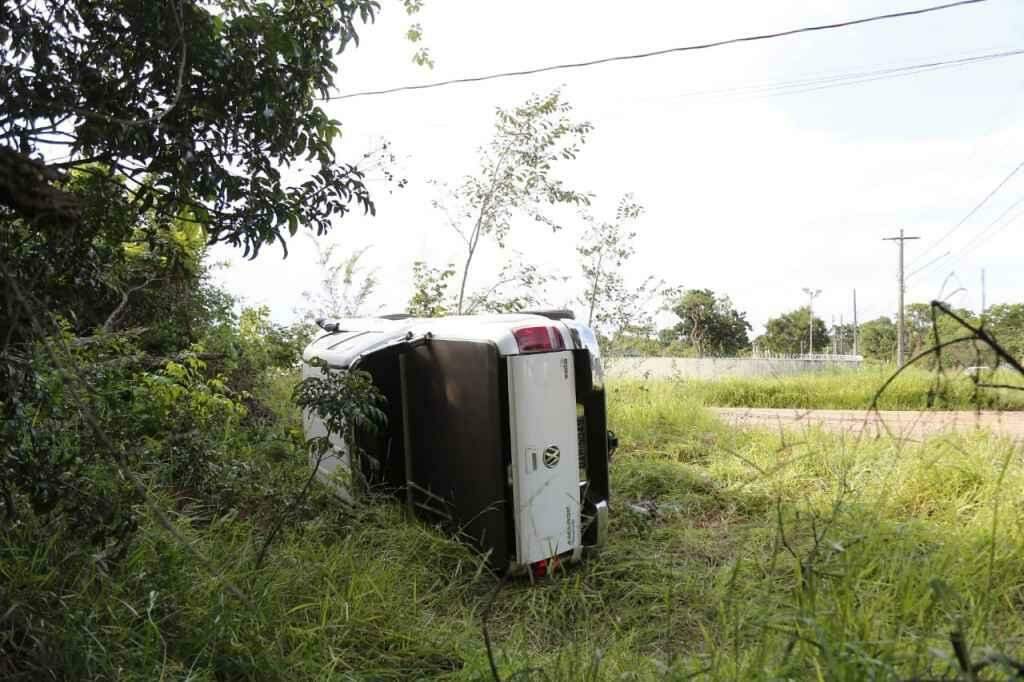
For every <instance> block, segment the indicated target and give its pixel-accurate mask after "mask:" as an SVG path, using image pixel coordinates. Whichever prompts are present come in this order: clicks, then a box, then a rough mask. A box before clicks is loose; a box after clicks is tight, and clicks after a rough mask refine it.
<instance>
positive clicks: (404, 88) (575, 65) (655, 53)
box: [326, 0, 988, 100]
mask: <svg viewBox="0 0 1024 682" xmlns="http://www.w3.org/2000/svg"><path fill="white" fill-rule="evenodd" d="M987 1H988V0H958V1H957V2H950V3H946V4H943V5H935V6H932V7H922V8H920V9H913V10H906V11H903V12H891V13H889V14H879V15H875V16H871V17H864V18H862V19H852V20H850V21H840V22H835V23H831V24H819V25H816V26H804V27H802V28H794V29H789V30H786V31H776V32H774V33H762V34H759V35H752V36H742V37H739V38H728V39H725V40H715V41H711V42H706V43H698V44H695V45H684V46H681V47H670V48H665V49H661V50H651V51H649V52H637V53H633V54H626V55H618V56H614V57H602V58H600V59H591V60H587V61H581V62H569V63H565V64H554V65H551V66H541V67H537V68H533V69H521V70H518V71H503V72H499V73H492V74H486V75H482V76H468V77H465V78H452V79H449V80H443V81H434V82H432V83H422V84H419V85H401V86H397V87H393V88H383V89H380V90H364V91H361V92H351V93H348V94H341V95H333V96H330V97H327V98H326V99H327V100H342V99H353V98H355V97H371V96H375V95H387V94H392V93H396V92H409V91H413V90H428V89H432V88H440V87H445V86H448V85H458V84H464V83H479V82H482V81H491V80H498V79H502V78H515V77H520V76H532V75H535V74H539V73H548V72H551V71H562V70H565V69H579V68H584V67H588V66H597V65H599V64H610V63H612V62H624V61H631V60H636V59H647V58H649V57H660V56H662V55H667V54H674V53H680V52H692V51H695V50H707V49H710V48H713V47H722V46H724V45H735V44H738V43H748V42H755V41H760V40H770V39H773V38H783V37H786V36H792V35H797V34H800V33H811V32H815V31H828V30H832V29H836V28H846V27H849V26H857V25H860V24H868V23H872V22H877V21H886V20H889V19H900V18H903V17H910V16H916V15H920V14H928V13H930V12H939V11H942V10H947V9H952V8H954V7H961V6H964V5H975V4H978V3H982V2H987Z"/></svg>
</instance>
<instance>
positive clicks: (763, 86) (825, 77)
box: [669, 49, 1024, 99]
mask: <svg viewBox="0 0 1024 682" xmlns="http://www.w3.org/2000/svg"><path fill="white" fill-rule="evenodd" d="M1020 55H1024V49H1016V50H1003V51H1000V52H989V53H986V54H981V55H974V56H971V57H959V58H955V59H943V60H932V61H928V62H919V63H916V64H904V65H902V66H890V67H885V68H877V69H871V70H866V71H846V72H832V73H825V74H821V75H818V76H814V77H808V78H799V79H795V80H790V81H775V82H768V83H757V84H750V85H738V86H734V87H730V88H719V89H713V90H694V91H690V92H683V93H679V94H677V95H672V96H670V97H669V99H678V98H683V97H705V96H715V95H726V96H727V95H743V94H746V93H748V92H749V93H752V94H753V95H754V96H758V95H763V96H766V97H771V96H779V95H788V94H794V93H795V94H799V93H802V92H813V91H815V90H825V89H828V88H833V87H841V86H844V85H856V84H858V83H867V82H870V81H875V80H882V79H885V78H898V77H901V76H912V75H915V74H917V73H926V72H928V71H936V70H939V69H944V68H952V67H957V66H968V65H971V64H975V63H983V62H987V61H993V60H996V59H1004V58H1007V57H1017V56H1020Z"/></svg>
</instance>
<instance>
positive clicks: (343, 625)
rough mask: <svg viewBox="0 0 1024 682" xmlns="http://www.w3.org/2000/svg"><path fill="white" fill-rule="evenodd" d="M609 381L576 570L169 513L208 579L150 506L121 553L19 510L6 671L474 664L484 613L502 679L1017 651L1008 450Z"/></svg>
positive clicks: (435, 675) (911, 669) (1018, 463)
mask: <svg viewBox="0 0 1024 682" xmlns="http://www.w3.org/2000/svg"><path fill="white" fill-rule="evenodd" d="M277 389H278V391H279V392H280V393H282V394H283V387H280V386H279V387H277ZM608 397H609V408H610V420H611V426H612V428H614V429H615V430H616V431H617V432H618V434H619V436H620V439H621V441H622V446H621V449H620V451H619V453H618V454H617V456H616V461H615V462H614V463H613V495H614V498H613V510H612V520H613V528H612V532H611V535H610V545H609V547H608V548H607V550H606V551H605V552H604V553H603V554H602V555H600V556H597V557H593V558H590V559H589V560H587V561H586V562H585V563H584V564H582V565H580V566H575V567H569V568H567V569H566V570H563V571H559V572H558V573H556V575H555V576H554V577H551V578H547V579H543V580H540V581H538V582H537V583H536V584H532V585H531V584H530V583H529V582H528V581H525V580H514V581H511V582H508V583H507V584H505V585H504V586H503V587H502V588H501V590H500V592H499V593H498V594H497V597H496V598H495V596H494V595H495V589H496V587H497V586H498V582H497V580H496V579H495V578H494V577H493V576H491V575H489V574H488V573H487V571H486V570H485V569H484V567H483V565H482V563H481V562H480V560H479V558H477V557H475V556H474V555H472V554H471V553H470V552H469V551H468V550H466V549H465V548H464V547H463V546H462V545H460V544H459V543H458V542H455V541H454V540H452V539H450V538H447V537H445V536H443V535H442V534H440V533H438V532H437V531H436V530H434V529H432V528H430V527H428V526H425V525H423V524H421V523H419V522H416V521H413V520H411V519H409V518H408V517H407V516H406V515H405V514H404V513H403V512H402V510H401V509H400V508H399V507H398V506H396V505H394V504H391V503H385V502H381V503H375V504H369V505H365V506H360V507H357V508H347V507H346V508H343V507H341V506H338V505H335V504H332V503H330V500H329V499H328V498H326V497H324V498H320V499H318V500H316V501H315V504H313V506H314V507H315V508H318V509H321V513H320V514H319V515H318V516H316V517H315V518H310V519H308V520H306V521H305V522H302V523H296V524H290V525H289V526H288V528H287V530H286V531H285V533H284V534H283V537H282V538H281V539H280V541H279V542H278V543H276V544H275V545H274V546H273V547H272V549H271V552H270V558H269V560H268V562H267V564H266V566H265V568H263V569H262V570H259V571H256V570H255V569H254V557H255V553H256V551H257V550H258V548H259V544H260V541H261V539H262V537H263V533H264V529H261V527H260V526H259V524H258V523H257V522H256V521H255V520H254V519H251V518H244V517H243V516H242V515H237V514H236V515H229V516H227V517H223V518H219V519H217V520H215V521H214V522H212V523H199V522H197V520H196V519H195V518H193V517H191V516H190V515H189V513H188V511H187V510H182V511H180V512H179V514H178V515H177V516H176V523H177V524H178V527H179V530H180V531H181V532H182V534H184V535H185V537H186V538H188V540H189V541H190V542H191V543H193V544H194V546H195V547H196V548H197V549H199V550H200V551H201V552H202V553H204V554H205V555H206V556H207V557H209V558H210V559H211V561H212V562H213V564H214V565H215V566H216V567H217V570H216V572H214V573H211V572H210V571H207V570H205V569H203V568H201V567H199V566H197V565H196V564H195V562H194V561H193V560H192V558H191V554H190V553H189V552H187V551H185V550H184V548H182V547H180V546H177V545H176V544H175V543H174V542H172V541H171V540H170V539H169V538H168V536H167V535H166V534H165V533H163V532H162V531H161V530H160V529H159V528H158V527H156V526H155V524H150V523H145V524H144V526H143V528H142V529H141V530H140V533H139V536H138V539H137V541H136V542H135V543H134V544H133V546H132V547H131V550H130V551H129V553H128V554H127V556H126V557H125V558H124V559H123V560H122V561H121V562H108V561H103V560H100V559H99V558H96V557H69V556H68V555H67V554H66V553H65V552H64V551H63V548H62V544H61V539H60V538H59V537H52V538H51V539H50V540H49V541H48V542H46V543H44V544H32V541H34V539H36V538H39V537H41V534H40V532H39V529H36V528H31V527H29V526H26V525H24V524H23V525H15V526H13V527H9V528H8V530H6V531H4V534H3V535H2V537H0V616H2V617H3V618H2V620H0V677H3V676H4V674H5V672H9V671H10V670H11V669H12V668H10V666H11V661H12V660H13V659H12V656H13V655H14V653H15V652H21V653H22V654H23V653H24V652H25V651H30V652H32V657H33V658H32V660H33V661H34V662H35V664H36V665H37V666H38V669H37V670H36V671H34V672H32V673H28V674H26V675H25V676H24V679H37V678H38V679H42V678H43V677H45V676H46V674H47V672H46V671H47V670H55V671H60V673H61V674H62V675H63V676H64V677H66V678H68V679H95V680H100V679H122V680H153V679H190V680H226V679H232V680H235V679H252V680H321V679H340V680H346V679H351V680H370V679H385V680H411V679H450V680H480V679H488V678H489V677H490V674H491V673H490V663H489V661H488V658H487V654H486V650H485V647H484V643H483V637H482V630H481V625H482V621H483V616H484V613H485V612H486V611H487V610H488V608H491V611H492V612H491V616H490V619H489V621H488V622H489V633H490V635H491V639H492V641H493V644H494V650H495V655H496V664H497V666H498V669H499V673H500V674H501V675H502V679H506V680H507V679H511V678H512V677H513V676H516V675H517V674H518V679H551V680H562V679H566V680H595V679H600V680H605V679H609V680H613V679H614V680H618V679H673V678H675V679H687V678H689V676H690V675H697V676H698V677H702V678H705V679H744V680H746V679H765V680H768V679H772V680H774V679H828V680H844V679H846V680H861V679H879V680H886V679H891V680H897V679H907V678H911V677H920V678H924V677H941V676H943V675H946V674H950V673H952V672H955V669H956V668H957V664H956V661H955V658H954V656H953V649H952V647H951V644H950V633H951V632H957V633H961V634H962V637H963V639H964V640H965V641H966V642H967V644H968V647H969V649H970V651H971V653H972V655H973V656H974V660H978V659H979V658H980V657H981V656H982V653H983V649H984V648H986V647H988V648H991V649H992V650H994V651H999V652H1003V653H1006V654H1010V655H1013V654H1019V653H1021V648H1022V645H1024V619H1022V617H1021V605H1022V603H1024V537H1022V535H1024V505H1022V504H1021V502H1020V495H1019V491H1020V490H1021V489H1024V461H1022V458H1021V452H1020V450H1019V448H1018V447H1017V446H1016V445H1015V444H1013V443H1011V442H1009V441H1007V440H1004V439H1001V438H998V437H995V436H992V435H990V434H986V433H972V434H970V435H951V436H944V437H941V438H935V439H932V440H929V441H927V442H925V443H917V444H915V443H901V442H897V441H894V440H890V439H885V438H881V439H875V440H861V441H857V440H852V439H849V438H844V437H841V436H835V435H830V434H827V433H824V432H821V431H816V430H813V429H811V430H807V431H804V432H801V433H797V434H788V433H787V434H778V433H767V432H744V431H736V430H732V429H730V428H729V427H727V426H725V425H723V424H722V423H721V422H719V421H717V420H716V419H714V418H713V417H712V416H710V415H709V414H708V413H707V412H706V411H705V410H704V409H703V408H702V407H701V403H700V401H699V400H698V399H697V398H695V397H694V396H692V394H690V393H689V392H688V391H687V390H686V388H685V385H682V384H675V383H670V382H661V383H651V384H634V383H630V384H613V385H612V386H611V387H610V390H609V396H608ZM282 405H283V403H282ZM282 409H285V408H282ZM251 456H258V455H257V454H252V455H251ZM302 466H303V463H302V462H301V461H296V462H295V467H296V471H297V472H301V469H302ZM156 494H157V495H158V496H159V494H160V493H159V492H156ZM317 494H318V495H321V496H322V495H326V493H324V492H323V491H320V492H318V493H317ZM158 500H159V502H160V504H162V505H164V506H165V507H166V508H175V504H174V501H173V500H170V499H160V498H159V497H158ZM68 566H73V567H75V570H73V571H69V570H67V569H68ZM226 581H231V582H232V583H233V584H235V585H237V586H239V587H240V588H241V589H242V591H243V592H244V593H245V594H246V595H247V599H248V603H246V602H242V601H239V600H237V599H236V598H234V597H232V596H231V595H230V594H229V593H228V592H227V591H226V590H225V587H224V586H225V583H226ZM492 599H493V602H492ZM5 614H6V615H5ZM5 665H7V666H8V668H5ZM530 670H534V671H535V672H533V673H532V674H528V672H527V671H530ZM536 671H539V672H536ZM994 672H995V670H994V669H993V668H986V669H985V671H983V674H982V677H981V678H982V679H984V678H985V674H987V673H994ZM8 677H9V675H8ZM965 679H966V678H965Z"/></svg>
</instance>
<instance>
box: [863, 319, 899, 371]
mask: <svg viewBox="0 0 1024 682" xmlns="http://www.w3.org/2000/svg"><path fill="white" fill-rule="evenodd" d="M859 331H860V339H859V344H858V348H857V350H859V351H860V353H861V355H863V356H864V357H866V358H871V359H873V360H881V361H882V362H893V361H895V359H896V325H895V324H894V323H893V321H892V320H890V319H889V318H888V317H879V318H878V319H877V320H871V321H870V322H865V323H864V324H862V325H860V330H859Z"/></svg>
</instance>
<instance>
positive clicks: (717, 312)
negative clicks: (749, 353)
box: [671, 289, 751, 356]
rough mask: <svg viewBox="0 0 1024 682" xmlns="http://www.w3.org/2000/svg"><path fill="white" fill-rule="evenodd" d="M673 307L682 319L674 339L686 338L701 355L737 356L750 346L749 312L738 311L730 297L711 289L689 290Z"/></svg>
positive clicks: (689, 344) (675, 331) (674, 331)
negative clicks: (720, 294)
mask: <svg viewBox="0 0 1024 682" xmlns="http://www.w3.org/2000/svg"><path fill="white" fill-rule="evenodd" d="M671 310H672V312H673V313H675V314H676V316H678V317H679V319H680V320H681V321H680V322H679V324H677V325H676V326H675V327H674V328H673V329H672V330H671V337H672V340H675V339H679V340H681V341H683V343H685V344H686V345H688V346H690V347H691V348H693V350H694V352H695V353H696V354H697V355H698V356H702V355H720V356H722V355H725V356H728V355H736V354H737V353H739V352H740V351H741V350H743V349H744V348H747V347H749V346H750V339H749V338H748V337H747V332H748V331H750V329H751V326H750V323H749V322H747V316H746V313H741V312H739V311H737V310H736V309H735V308H734V307H733V304H732V301H731V300H730V299H729V297H728V296H718V295H716V294H715V292H713V291H711V290H710V289H689V290H687V291H685V292H684V293H683V294H682V296H681V297H679V298H678V299H677V300H676V301H675V303H674V304H673V305H672V306H671Z"/></svg>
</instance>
